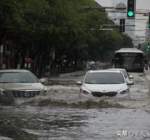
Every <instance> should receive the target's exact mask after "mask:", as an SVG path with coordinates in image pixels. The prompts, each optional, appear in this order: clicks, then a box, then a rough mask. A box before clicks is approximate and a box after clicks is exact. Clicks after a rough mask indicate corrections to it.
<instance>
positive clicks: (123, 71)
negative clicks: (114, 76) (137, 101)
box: [108, 68, 134, 85]
mask: <svg viewBox="0 0 150 140" xmlns="http://www.w3.org/2000/svg"><path fill="white" fill-rule="evenodd" d="M108 70H114V71H118V70H119V71H121V72H122V74H123V75H124V77H125V80H126V82H127V84H129V85H133V84H134V81H133V80H131V79H133V76H132V75H129V74H128V72H127V71H126V69H123V68H111V69H108Z"/></svg>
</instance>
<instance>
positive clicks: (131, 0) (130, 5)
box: [127, 0, 136, 18]
mask: <svg viewBox="0 0 150 140" xmlns="http://www.w3.org/2000/svg"><path fill="white" fill-rule="evenodd" d="M135 2H136V0H128V2H127V17H128V18H134V17H135V11H136V8H135V5H136V4H135Z"/></svg>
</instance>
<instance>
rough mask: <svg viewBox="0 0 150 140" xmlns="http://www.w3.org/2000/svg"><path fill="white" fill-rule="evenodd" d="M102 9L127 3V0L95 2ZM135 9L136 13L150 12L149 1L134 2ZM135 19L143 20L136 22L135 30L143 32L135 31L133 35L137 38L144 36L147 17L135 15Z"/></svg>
mask: <svg viewBox="0 0 150 140" xmlns="http://www.w3.org/2000/svg"><path fill="white" fill-rule="evenodd" d="M96 1H97V2H98V3H99V4H100V5H101V6H103V7H114V6H115V4H116V3H120V2H123V3H125V4H126V3H127V0H96ZM136 9H137V11H139V10H140V11H143V12H148V11H149V12H150V0H136ZM136 18H140V19H143V18H144V19H145V20H136V23H135V25H136V27H135V28H136V29H141V30H143V31H136V32H135V35H137V36H145V31H146V22H147V20H148V16H147V17H144V16H143V15H141V14H140V15H139V14H137V15H136Z"/></svg>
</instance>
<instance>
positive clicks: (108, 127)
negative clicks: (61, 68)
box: [0, 73, 150, 140]
mask: <svg viewBox="0 0 150 140" xmlns="http://www.w3.org/2000/svg"><path fill="white" fill-rule="evenodd" d="M133 76H134V83H135V84H134V85H133V86H131V88H130V93H129V95H127V96H125V97H102V98H92V99H89V98H84V97H81V96H79V86H76V85H70V86H68V85H53V86H49V87H48V89H49V92H48V93H47V94H46V95H44V96H38V97H35V98H33V99H28V100H25V101H24V102H21V101H19V100H18V101H17V104H16V105H14V106H0V109H1V115H0V140H81V139H82V140H100V139H101V140H108V139H110V140H149V139H150V121H149V118H150V100H149V90H148V87H149V84H148V80H147V79H148V78H149V75H148V74H146V75H144V74H140V73H133ZM149 82H150V81H149Z"/></svg>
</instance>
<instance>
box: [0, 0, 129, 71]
mask: <svg viewBox="0 0 150 140" xmlns="http://www.w3.org/2000/svg"><path fill="white" fill-rule="evenodd" d="M104 24H112V25H113V23H112V21H110V20H109V19H108V18H107V15H106V13H105V11H104V10H103V8H102V7H100V6H99V5H98V4H97V3H96V2H95V1H94V0H79V1H76V0H21V1H20V0H1V1H0V44H1V45H4V46H8V50H10V51H11V55H10V54H9V55H10V56H12V58H13V59H14V64H13V65H11V64H9V65H8V66H7V67H8V68H9V67H17V65H18V64H20V65H21V68H23V67H24V64H25V60H24V59H25V58H26V57H30V58H32V70H33V71H35V72H37V73H38V72H39V73H42V72H44V71H45V70H46V68H47V69H49V71H52V70H55V71H56V69H57V70H60V71H62V70H64V69H65V68H66V67H67V68H69V67H73V66H74V68H75V69H76V68H77V66H78V64H80V65H81V63H82V62H83V61H87V60H89V59H93V60H109V59H110V58H109V57H106V56H107V54H112V52H113V51H114V50H115V49H118V48H120V47H123V46H131V45H132V43H131V40H130V38H129V37H127V36H125V35H122V34H120V33H119V32H118V31H117V30H114V31H101V30H100V27H101V26H102V25H104ZM12 47H13V49H12ZM10 48H11V49H10ZM10 56H9V58H10Z"/></svg>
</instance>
